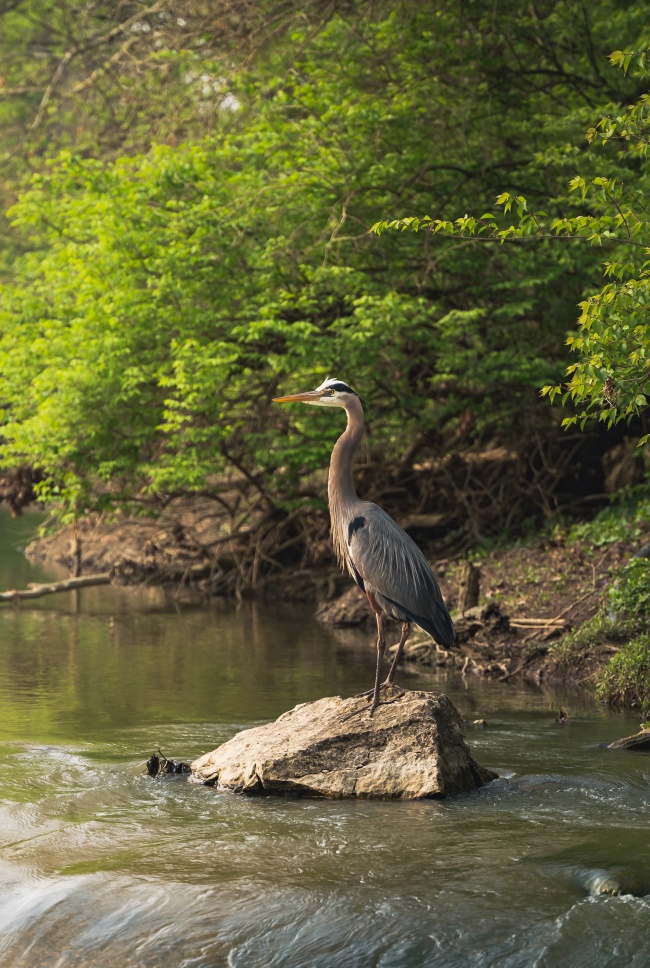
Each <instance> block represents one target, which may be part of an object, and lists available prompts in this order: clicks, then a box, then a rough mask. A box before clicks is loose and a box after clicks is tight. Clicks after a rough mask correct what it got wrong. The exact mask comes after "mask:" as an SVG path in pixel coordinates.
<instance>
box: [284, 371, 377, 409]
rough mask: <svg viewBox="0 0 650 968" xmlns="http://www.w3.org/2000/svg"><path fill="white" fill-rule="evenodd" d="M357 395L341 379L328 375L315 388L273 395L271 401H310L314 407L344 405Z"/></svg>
mask: <svg viewBox="0 0 650 968" xmlns="http://www.w3.org/2000/svg"><path fill="white" fill-rule="evenodd" d="M354 397H356V398H357V399H358V395H357V394H356V393H355V392H354V390H353V389H352V388H351V387H349V386H348V385H347V383H343V381H342V380H331V379H330V378H329V377H328V378H327V379H326V380H325V381H324V382H323V383H321V385H320V386H319V387H316V389H315V390H307V391H306V392H305V393H292V394H291V395H290V396H288V397H275V398H274V400H273V403H311V404H312V405H313V406H315V407H345V406H346V405H347V404H348V403H350V401H351V400H352V398H354Z"/></svg>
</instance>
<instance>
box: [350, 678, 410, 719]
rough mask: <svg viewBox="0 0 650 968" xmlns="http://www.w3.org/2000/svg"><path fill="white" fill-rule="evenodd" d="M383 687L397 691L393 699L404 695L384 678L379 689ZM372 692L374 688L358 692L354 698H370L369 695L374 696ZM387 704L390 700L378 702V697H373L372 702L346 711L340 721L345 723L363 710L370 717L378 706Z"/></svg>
mask: <svg viewBox="0 0 650 968" xmlns="http://www.w3.org/2000/svg"><path fill="white" fill-rule="evenodd" d="M385 687H388V688H392V689H393V690H394V691H395V692H396V693H397V695H396V696H395V699H401V697H402V696H403V695H404V691H403V690H402V689H399V688H398V687H397V686H395V685H393V683H392V682H388V680H386V681H385V682H382V684H381V685H380V687H379V689H380V691H381V690H382V689H384V688H385ZM374 694H375V690H374V689H369V690H368V691H367V692H360V693H359V694H358V695H356V696H355V697H354V698H355V699H370V698H371V697H374ZM388 705H390V701H388V702H387V701H386V700H384V701H383V702H380V701H379V699H377V701H376V702H375V701H374V699H373V701H372V702H367V703H364V705H363V706H359V708H358V709H354V710H353V711H352V712H351V713H348V714H347V716H344V717H343V719H342V720H341V722H342V723H345V722H347V720H348V719H352V717H353V716H359V715H360V714H361V713H365V712H367V713H368V716H369V717H371V716H372V715H373V714H374V712H375V709H378V708H379V707H380V706H388Z"/></svg>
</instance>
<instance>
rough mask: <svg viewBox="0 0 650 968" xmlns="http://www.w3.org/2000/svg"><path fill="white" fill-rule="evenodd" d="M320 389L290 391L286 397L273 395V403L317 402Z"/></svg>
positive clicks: (319, 396) (320, 394)
mask: <svg viewBox="0 0 650 968" xmlns="http://www.w3.org/2000/svg"><path fill="white" fill-rule="evenodd" d="M321 397H322V393H321V392H320V390H307V391H306V392H305V393H292V394H290V395H289V396H288V397H274V398H273V403H318V401H319V400H320V398H321Z"/></svg>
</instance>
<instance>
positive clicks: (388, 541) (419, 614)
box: [348, 501, 456, 648]
mask: <svg viewBox="0 0 650 968" xmlns="http://www.w3.org/2000/svg"><path fill="white" fill-rule="evenodd" d="M348 556H349V561H350V565H351V566H352V567H351V570H352V573H353V574H354V573H355V572H356V573H357V575H359V576H360V577H361V578H362V580H363V582H364V583H365V584H366V585H369V586H370V588H372V589H374V590H375V591H377V592H379V594H380V595H381V596H383V597H384V598H385V599H387V600H388V602H390V603H391V604H393V605H396V606H397V607H398V609H400V610H401V611H402V612H403V613H404V614H405V615H407V616H408V618H409V619H411V621H413V622H415V623H416V624H417V625H419V626H420V627H421V628H423V629H425V631H427V632H428V633H429V634H430V635H432V636H433V638H434V639H435V640H436V642H439V643H440V645H444V646H446V647H447V648H449V647H450V646H451V645H453V643H454V640H455V638H456V633H455V632H454V625H453V622H452V620H451V617H450V615H449V612H448V611H447V607H446V605H445V603H444V601H443V598H442V594H441V592H440V588H439V587H438V583H437V581H436V579H435V578H434V576H433V572H432V571H431V568H430V567H429V564H428V562H427V560H426V558H425V557H424V555H423V554H422V552H421V551H420V549H419V548H418V546H417V545H416V544H415V542H414V541H413V540H412V538H410V537H409V536H408V534H407V533H406V532H405V531H403V530H402V528H400V527H399V525H398V524H396V523H395V522H394V521H393V519H392V518H391V517H390V515H388V514H386V512H385V511H383V510H382V509H381V508H380V507H378V506H377V505H376V504H371V503H369V502H365V501H364V502H360V505H359V508H358V511H357V513H356V515H355V517H354V518H353V519H352V520H350V521H349V522H348Z"/></svg>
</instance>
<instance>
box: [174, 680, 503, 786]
mask: <svg viewBox="0 0 650 968" xmlns="http://www.w3.org/2000/svg"><path fill="white" fill-rule="evenodd" d="M382 698H383V699H384V700H385V701H384V703H382V705H380V706H379V707H378V708H377V710H376V711H375V714H374V716H373V717H372V718H370V716H369V715H368V711H367V710H368V707H367V704H366V700H363V699H355V698H352V699H341V698H340V697H339V696H334V697H330V698H326V699H320V700H319V701H318V702H313V703H305V704H304V705H301V706H296V708H295V709H291V710H290V711H289V712H286V713H284V714H283V715H282V716H280V718H279V719H277V720H276V721H275V722H273V723H268V724H267V725H266V726H258V727H255V728H254V729H247V730H244V731H243V732H241V733H238V734H237V735H236V736H234V737H233V739H231V740H229V742H227V743H224V744H223V746H220V747H219V748H218V749H216V750H214V751H213V752H211V753H206V754H205V755H204V756H201V757H200V758H199V759H198V760H195V761H194V763H192V764H191V769H192V778H193V779H194V780H196V781H198V782H202V783H207V784H217V785H218V786H219V787H223V788H227V789H231V790H235V791H237V792H239V793H262V794H264V793H281V794H305V795H308V796H321V797H336V798H341V797H383V798H392V799H404V800H413V799H417V798H421V797H443V796H448V795H450V794H456V793H465V792H467V791H469V790H473V789H475V788H476V787H480V786H483V784H484V783H489V782H490V780H493V779H495V778H496V774H495V773H492V772H491V771H490V770H486V769H484V768H483V767H481V766H479V765H478V763H476V761H475V760H474V759H473V758H472V756H471V754H470V752H469V749H468V747H467V745H466V744H465V741H464V739H463V735H464V723H463V720H462V718H461V716H460V713H459V712H458V710H457V709H456V707H455V706H454V705H453V703H452V702H451V700H450V699H448V698H447V697H446V696H443V695H440V694H439V693H434V692H405V691H403V690H401V689H397V688H394V687H393V688H392V689H391V690H390V691H387V690H384V691H383V692H382ZM350 713H355V715H353V716H352V717H351V718H350V719H345V717H346V716H348V715H349V714H350Z"/></svg>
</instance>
